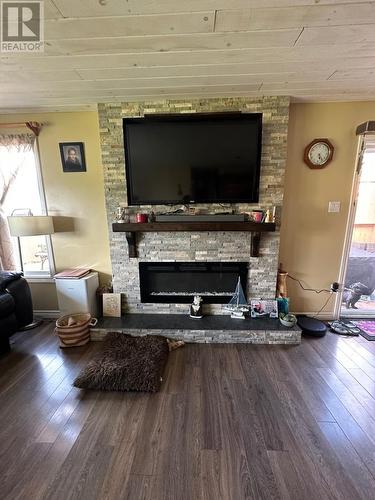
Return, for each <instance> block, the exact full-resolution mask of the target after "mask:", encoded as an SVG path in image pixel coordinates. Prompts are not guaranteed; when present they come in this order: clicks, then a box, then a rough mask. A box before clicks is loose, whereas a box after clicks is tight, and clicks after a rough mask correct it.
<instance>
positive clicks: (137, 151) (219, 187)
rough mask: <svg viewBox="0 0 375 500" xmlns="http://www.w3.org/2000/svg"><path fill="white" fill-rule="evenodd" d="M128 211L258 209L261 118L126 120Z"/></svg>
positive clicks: (203, 116) (253, 115)
mask: <svg viewBox="0 0 375 500" xmlns="http://www.w3.org/2000/svg"><path fill="white" fill-rule="evenodd" d="M123 129H124V145H125V163H126V179H127V194H128V203H129V205H161V204H180V203H181V204H190V203H244V202H247V203H256V202H258V197H259V176H260V159H261V143H262V114H261V113H212V114H179V115H148V116H147V115H146V116H145V117H143V118H124V120H123Z"/></svg>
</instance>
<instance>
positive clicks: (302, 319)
mask: <svg viewBox="0 0 375 500" xmlns="http://www.w3.org/2000/svg"><path fill="white" fill-rule="evenodd" d="M297 325H298V326H299V327H300V328H301V330H302V333H303V334H305V335H310V336H312V337H323V336H324V335H325V334H326V331H327V327H326V325H325V324H324V323H323V321H319V320H318V319H315V318H309V317H308V316H298V318H297Z"/></svg>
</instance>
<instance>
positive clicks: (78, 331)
mask: <svg viewBox="0 0 375 500" xmlns="http://www.w3.org/2000/svg"><path fill="white" fill-rule="evenodd" d="M70 318H72V319H73V320H74V321H75V322H76V324H74V325H71V326H69V325H68V322H69V319H70ZM97 322H98V320H97V319H96V318H92V317H91V314H90V313H80V314H67V315H66V316H62V317H61V318H59V319H58V320H57V321H56V329H55V332H56V333H57V335H58V336H59V339H60V347H77V346H80V345H85V344H87V342H88V341H89V340H90V328H91V327H92V326H95V325H96V324H97Z"/></svg>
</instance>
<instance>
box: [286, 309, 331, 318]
mask: <svg viewBox="0 0 375 500" xmlns="http://www.w3.org/2000/svg"><path fill="white" fill-rule="evenodd" d="M292 314H295V315H296V316H298V315H300V314H301V315H304V316H311V317H314V318H317V319H322V320H333V319H335V318H334V316H335V315H334V314H333V312H321V313H319V314H317V313H316V311H303V312H294V311H293V312H292Z"/></svg>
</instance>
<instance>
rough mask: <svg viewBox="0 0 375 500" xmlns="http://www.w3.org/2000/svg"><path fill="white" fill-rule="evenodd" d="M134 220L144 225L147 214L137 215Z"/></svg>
mask: <svg viewBox="0 0 375 500" xmlns="http://www.w3.org/2000/svg"><path fill="white" fill-rule="evenodd" d="M135 220H136V221H137V222H141V223H145V222H147V214H137V215H136V218H135Z"/></svg>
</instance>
